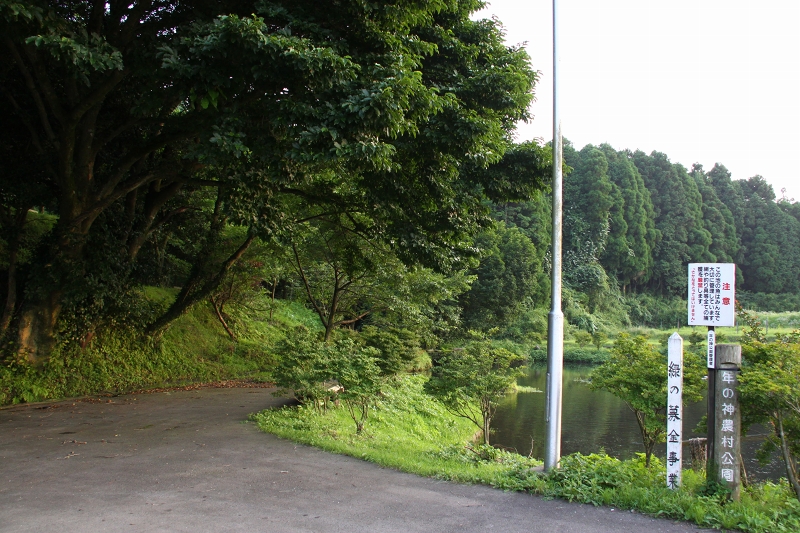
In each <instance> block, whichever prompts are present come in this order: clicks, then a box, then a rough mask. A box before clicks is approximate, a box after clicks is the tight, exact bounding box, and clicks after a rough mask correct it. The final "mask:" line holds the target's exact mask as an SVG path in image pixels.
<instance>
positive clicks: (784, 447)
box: [777, 413, 800, 500]
mask: <svg viewBox="0 0 800 533" xmlns="http://www.w3.org/2000/svg"><path fill="white" fill-rule="evenodd" d="M777 418H778V434H779V435H780V438H781V452H783V462H784V463H785V464H786V477H788V478H789V484H791V485H792V488H793V489H794V493H795V496H797V499H798V500H800V481H798V479H797V468H796V467H795V465H794V462H793V461H792V453H791V452H790V451H789V444H788V443H787V442H786V433H785V432H784V431H783V417H782V416H781V414H780V413H778V416H777Z"/></svg>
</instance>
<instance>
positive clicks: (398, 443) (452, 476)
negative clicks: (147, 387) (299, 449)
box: [252, 376, 541, 485]
mask: <svg viewBox="0 0 800 533" xmlns="http://www.w3.org/2000/svg"><path fill="white" fill-rule="evenodd" d="M425 379H426V378H424V377H423V376H408V377H405V378H402V379H398V380H396V381H393V382H391V383H389V384H388V385H387V386H386V387H385V388H384V389H383V394H382V399H381V402H380V404H379V405H377V406H376V407H375V408H374V409H373V410H372V412H371V414H370V416H369V420H368V422H367V424H366V426H365V428H364V431H363V432H362V433H361V434H360V435H358V434H356V428H355V424H354V422H353V420H352V419H351V418H350V415H349V414H348V412H347V410H346V409H345V408H343V407H340V408H333V409H330V410H328V412H327V413H324V414H321V413H319V412H317V411H316V410H314V409H313V408H311V407H306V406H296V407H284V408H282V409H279V410H266V411H262V412H260V413H256V414H254V415H253V416H252V419H253V420H254V421H255V422H256V423H257V424H258V426H259V427H260V428H261V429H262V430H264V431H266V432H268V433H273V434H275V435H277V436H279V437H283V438H286V439H290V440H293V441H296V442H302V443H304V444H310V445H312V446H316V447H318V448H322V449H323V450H327V451H330V452H334V453H340V454H344V455H350V456H353V457H358V458H362V459H366V460H368V461H372V462H374V463H377V464H380V465H382V466H386V467H390V468H396V469H398V470H403V471H405V472H411V473H414V474H419V475H422V476H429V477H436V478H439V479H447V480H450V481H458V482H466V483H486V484H490V485H499V484H501V483H502V480H503V479H504V478H505V477H506V476H508V475H509V473H510V472H511V471H513V470H516V469H520V468H532V467H534V466H536V465H538V464H541V462H539V461H535V460H533V459H528V458H525V457H522V456H520V455H517V454H513V453H509V452H504V451H502V450H497V449H495V448H490V447H483V446H479V445H477V444H473V443H472V439H471V437H472V435H473V434H474V433H475V431H476V428H475V426H474V425H472V423H471V422H468V421H466V420H464V419H461V418H455V417H453V416H452V415H450V414H449V413H448V412H447V411H446V410H445V408H444V406H442V404H441V403H439V402H438V401H436V400H434V399H432V398H431V397H430V396H428V395H427V394H425V393H424V392H423V390H422V385H423V383H424V381H425Z"/></svg>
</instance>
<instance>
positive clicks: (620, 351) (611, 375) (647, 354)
mask: <svg viewBox="0 0 800 533" xmlns="http://www.w3.org/2000/svg"><path fill="white" fill-rule="evenodd" d="M703 373H704V368H703V364H702V361H701V360H700V358H699V357H697V356H695V355H693V354H691V353H684V359H683V399H684V402H694V401H698V400H699V399H700V398H702V389H703V381H702V375H703ZM590 387H591V388H592V389H595V390H605V391H608V392H610V393H611V394H613V395H614V396H617V397H618V398H619V399H621V400H622V401H624V402H625V403H626V404H627V405H628V407H630V408H631V410H632V411H633V412H634V414H635V415H636V421H637V422H638V424H639V429H640V430H641V432H642V444H643V446H644V451H645V454H646V456H647V462H648V464H649V462H650V456H651V454H652V453H653V447H654V446H655V444H656V443H658V442H663V441H664V440H665V434H666V427H667V418H666V411H667V406H666V403H667V402H666V399H667V363H666V357H665V356H663V355H661V354H660V353H659V352H658V351H657V350H656V349H655V348H654V347H653V346H651V345H650V344H649V343H648V342H647V339H646V338H645V337H644V336H641V335H640V336H637V337H631V336H630V335H628V334H626V333H620V334H619V336H618V337H617V340H616V341H615V342H614V347H613V349H612V350H611V357H610V358H609V359H608V361H607V362H605V363H603V364H602V365H600V366H599V367H597V368H596V369H595V370H594V371H593V372H592V374H591V384H590Z"/></svg>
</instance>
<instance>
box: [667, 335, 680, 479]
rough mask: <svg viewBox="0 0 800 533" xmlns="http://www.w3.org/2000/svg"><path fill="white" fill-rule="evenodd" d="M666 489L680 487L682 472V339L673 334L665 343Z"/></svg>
mask: <svg viewBox="0 0 800 533" xmlns="http://www.w3.org/2000/svg"><path fill="white" fill-rule="evenodd" d="M667 345H668V349H667V480H666V481H667V487H668V488H670V489H672V490H675V489H677V488H678V487H680V486H681V473H682V472H683V339H682V338H681V336H680V335H678V332H677V331H676V332H675V333H673V334H672V335H671V336H670V338H669V342H668V343H667Z"/></svg>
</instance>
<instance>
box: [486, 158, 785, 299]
mask: <svg viewBox="0 0 800 533" xmlns="http://www.w3.org/2000/svg"><path fill="white" fill-rule="evenodd" d="M564 159H565V163H566V165H568V166H569V167H570V168H569V169H567V173H566V177H565V180H564V251H565V252H564V266H565V281H566V282H567V284H568V285H569V286H570V287H571V288H573V289H575V290H577V291H580V292H582V293H585V294H589V295H591V294H592V293H593V292H594V291H597V290H598V288H601V287H604V286H606V285H607V284H608V283H609V280H615V281H616V282H617V283H618V284H619V286H620V287H621V288H622V290H623V292H628V291H629V290H633V291H635V292H648V293H651V294H656V295H663V296H667V295H674V296H681V295H684V294H685V292H686V275H687V274H686V266H687V264H688V263H694V262H697V263H702V262H708V263H714V262H720V263H736V265H737V288H738V289H739V290H740V291H743V292H741V293H740V294H742V298H744V299H746V301H747V303H749V304H752V305H753V306H756V307H760V308H764V309H765V310H779V309H785V308H787V307H788V308H792V309H796V308H798V304H800V298H798V297H797V296H796V295H797V293H798V292H800V204H798V203H796V202H794V200H792V199H787V198H785V197H780V198H776V194H775V191H773V189H772V186H771V185H770V184H769V183H767V182H766V181H765V180H764V178H763V177H761V176H753V177H751V178H749V179H741V180H733V179H731V173H730V172H729V171H728V170H727V169H726V168H725V167H724V166H723V165H721V164H719V163H717V164H716V165H714V168H712V169H711V170H710V171H706V170H704V169H703V167H702V166H701V165H699V164H695V165H693V166H692V168H691V169H690V170H689V169H686V168H685V167H684V166H682V165H681V164H678V163H672V162H671V161H670V160H669V158H668V157H667V155H666V154H663V153H660V152H652V153H651V154H649V155H648V154H645V153H644V152H642V151H639V150H637V151H635V152H632V151H630V150H615V149H614V148H612V147H611V146H609V145H607V144H603V145H600V146H593V145H586V146H584V147H583V148H582V149H581V150H579V151H578V150H576V149H574V147H572V145H571V144H570V143H568V142H567V143H566V146H565V149H564ZM549 209H550V207H549V200H548V199H546V198H541V199H539V200H538V201H533V202H528V203H523V204H513V205H512V204H507V205H501V206H498V207H497V213H496V214H497V216H498V218H500V219H501V220H503V221H504V222H505V223H506V225H508V226H516V227H519V228H521V229H522V230H523V231H524V232H525V233H526V234H528V236H529V237H530V238H531V240H533V241H534V243H536V244H537V245H540V246H541V249H545V248H547V246H548V245H549V238H550V236H549V225H550V218H549V217H550V215H549ZM542 245H543V246H542Z"/></svg>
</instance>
